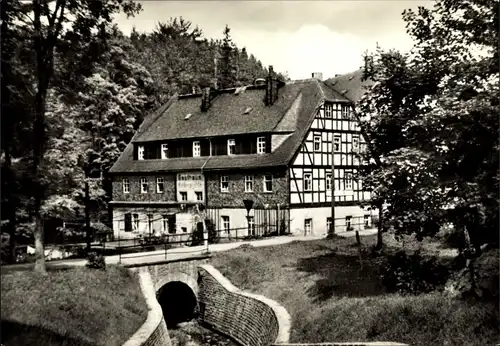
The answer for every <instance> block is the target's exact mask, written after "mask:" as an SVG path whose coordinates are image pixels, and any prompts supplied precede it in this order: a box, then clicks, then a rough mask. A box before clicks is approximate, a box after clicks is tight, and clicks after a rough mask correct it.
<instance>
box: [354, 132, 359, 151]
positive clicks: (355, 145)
mask: <svg viewBox="0 0 500 346" xmlns="http://www.w3.org/2000/svg"><path fill="white" fill-rule="evenodd" d="M358 150H359V136H356V135H353V136H352V151H354V152H357V151H358Z"/></svg>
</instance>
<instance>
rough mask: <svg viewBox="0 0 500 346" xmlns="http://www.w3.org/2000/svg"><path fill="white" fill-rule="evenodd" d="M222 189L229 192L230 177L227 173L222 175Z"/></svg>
mask: <svg viewBox="0 0 500 346" xmlns="http://www.w3.org/2000/svg"><path fill="white" fill-rule="evenodd" d="M220 191H221V192H229V177H228V176H227V175H224V176H221V177H220Z"/></svg>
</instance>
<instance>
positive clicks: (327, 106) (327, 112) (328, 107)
mask: <svg viewBox="0 0 500 346" xmlns="http://www.w3.org/2000/svg"><path fill="white" fill-rule="evenodd" d="M325 118H333V105H332V104H330V103H325Z"/></svg>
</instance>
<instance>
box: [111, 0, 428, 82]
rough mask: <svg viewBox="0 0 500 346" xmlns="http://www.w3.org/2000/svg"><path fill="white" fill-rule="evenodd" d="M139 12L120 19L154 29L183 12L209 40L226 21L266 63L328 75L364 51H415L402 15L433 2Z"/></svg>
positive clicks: (373, 0)
mask: <svg viewBox="0 0 500 346" xmlns="http://www.w3.org/2000/svg"><path fill="white" fill-rule="evenodd" d="M141 3H142V7H143V11H142V12H141V13H139V14H138V15H137V16H136V17H135V18H130V19H127V18H126V16H125V15H119V16H118V17H117V23H118V26H119V27H120V28H121V30H122V31H123V32H124V33H126V34H129V33H130V31H131V30H132V27H134V26H135V28H136V30H138V31H140V32H151V31H152V30H154V28H155V27H156V25H157V23H158V22H168V20H169V18H175V17H181V16H182V17H183V18H184V19H186V20H188V21H190V22H192V23H193V27H194V26H198V27H199V28H200V29H201V30H202V32H203V36H204V37H206V38H214V39H217V38H222V36H223V35H222V31H223V29H224V27H225V25H226V24H227V25H228V26H229V27H230V29H231V37H232V39H233V42H234V43H235V44H236V45H237V46H238V47H239V48H243V47H246V49H247V52H249V53H251V54H253V55H254V56H255V57H256V58H257V59H259V60H260V61H261V62H262V63H263V64H264V65H265V66H269V65H273V67H274V70H275V71H277V72H282V73H283V72H286V73H288V75H289V77H290V78H291V79H305V78H310V77H311V73H312V72H321V73H322V74H323V78H324V79H327V78H331V77H334V76H335V75H336V74H343V73H348V72H352V71H354V70H356V69H358V68H359V67H360V66H361V65H362V56H363V53H364V52H365V51H374V50H375V48H376V46H377V44H378V45H380V46H381V47H382V48H386V49H389V48H395V49H398V50H401V51H406V50H409V49H410V48H411V46H412V40H411V38H410V37H409V35H408V34H407V33H406V29H405V22H404V21H403V19H402V16H401V13H402V12H403V10H405V9H409V8H411V9H417V7H418V6H429V5H431V4H432V2H431V1H430V0H411V1H403V0H367V1H363V0H350V1H347V0H345V1H339V0H330V1H277V0H274V1H256V0H254V1H152V0H150V1H141Z"/></svg>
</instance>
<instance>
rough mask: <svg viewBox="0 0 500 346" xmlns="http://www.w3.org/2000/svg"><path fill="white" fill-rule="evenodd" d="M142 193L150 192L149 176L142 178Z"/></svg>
mask: <svg viewBox="0 0 500 346" xmlns="http://www.w3.org/2000/svg"><path fill="white" fill-rule="evenodd" d="M140 182H141V193H148V187H149V186H148V179H147V178H141V180H140Z"/></svg>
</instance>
